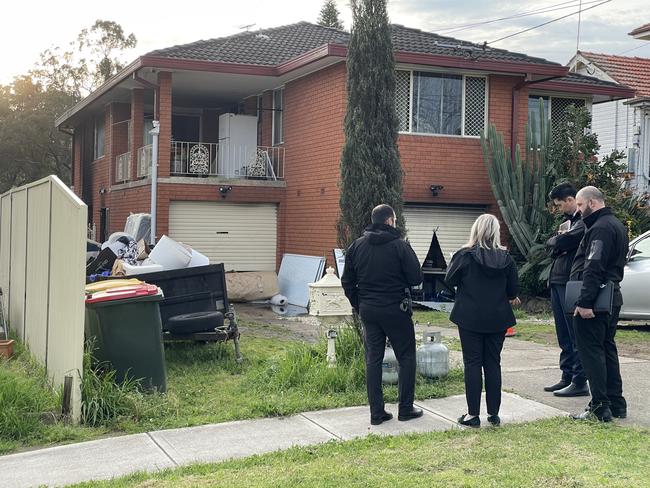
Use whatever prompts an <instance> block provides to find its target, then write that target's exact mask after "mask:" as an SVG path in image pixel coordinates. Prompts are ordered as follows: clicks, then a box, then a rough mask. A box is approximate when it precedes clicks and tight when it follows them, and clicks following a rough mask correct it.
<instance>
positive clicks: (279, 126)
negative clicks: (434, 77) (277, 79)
mask: <svg viewBox="0 0 650 488" xmlns="http://www.w3.org/2000/svg"><path fill="white" fill-rule="evenodd" d="M283 108H284V88H280V89H278V90H273V145H274V146H277V145H278V144H282V143H283V142H284V123H283V122H284V121H283V120H282V112H283Z"/></svg>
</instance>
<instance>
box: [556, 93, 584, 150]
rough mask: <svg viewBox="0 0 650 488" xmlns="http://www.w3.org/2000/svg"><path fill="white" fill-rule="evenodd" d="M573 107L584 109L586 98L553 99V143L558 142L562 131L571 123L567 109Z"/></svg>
mask: <svg viewBox="0 0 650 488" xmlns="http://www.w3.org/2000/svg"><path fill="white" fill-rule="evenodd" d="M571 105H573V106H574V107H584V106H585V100H584V98H557V97H552V98H551V135H552V137H553V141H556V140H557V139H556V138H557V137H558V135H559V134H560V131H561V130H562V128H563V127H566V124H567V122H568V121H569V115H568V114H567V109H568V108H569V107H570V106H571Z"/></svg>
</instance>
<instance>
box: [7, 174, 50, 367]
mask: <svg viewBox="0 0 650 488" xmlns="http://www.w3.org/2000/svg"><path fill="white" fill-rule="evenodd" d="M50 187H51V185H50V183H49V182H45V183H43V184H40V185H38V186H33V187H31V188H28V189H27V190H24V192H25V193H26V194H27V202H28V205H27V263H26V277H27V279H26V280H25V338H24V340H25V343H26V344H29V349H30V351H31V352H32V354H33V355H34V356H36V358H37V359H38V360H39V361H41V362H43V363H44V364H47V327H44V324H47V306H43V303H44V302H45V303H46V302H47V300H45V297H47V290H48V288H49V280H48V271H49V269H50V249H49V246H48V245H47V243H48V242H49V240H50ZM12 285H13V283H12Z"/></svg>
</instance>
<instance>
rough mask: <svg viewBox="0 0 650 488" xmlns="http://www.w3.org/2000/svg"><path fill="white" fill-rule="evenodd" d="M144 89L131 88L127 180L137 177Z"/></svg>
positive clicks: (141, 136) (142, 122)
mask: <svg viewBox="0 0 650 488" xmlns="http://www.w3.org/2000/svg"><path fill="white" fill-rule="evenodd" d="M143 95H144V91H143V90H142V89H138V88H136V89H133V90H131V134H129V136H130V138H131V167H130V169H129V180H134V179H136V178H137V177H138V166H137V165H138V149H140V148H141V147H142V138H143V127H144V97H143Z"/></svg>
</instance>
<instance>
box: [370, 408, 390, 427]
mask: <svg viewBox="0 0 650 488" xmlns="http://www.w3.org/2000/svg"><path fill="white" fill-rule="evenodd" d="M392 418H393V414H392V413H390V412H387V411H386V410H384V413H382V414H381V415H380V416H379V417H373V416H372V415H371V416H370V424H371V425H381V424H383V423H384V422H388V421H389V420H390V419H392Z"/></svg>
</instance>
